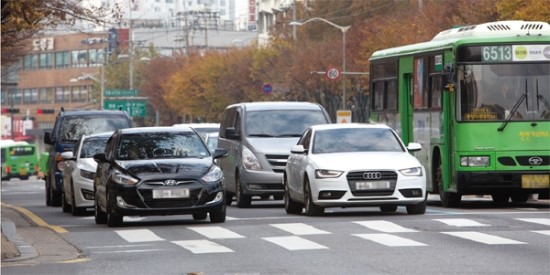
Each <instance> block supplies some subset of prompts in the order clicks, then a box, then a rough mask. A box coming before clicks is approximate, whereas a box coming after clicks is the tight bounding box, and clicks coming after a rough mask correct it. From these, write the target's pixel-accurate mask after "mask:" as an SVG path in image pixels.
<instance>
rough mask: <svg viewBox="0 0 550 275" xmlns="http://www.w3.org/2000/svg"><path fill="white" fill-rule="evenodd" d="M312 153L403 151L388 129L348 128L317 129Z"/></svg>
mask: <svg viewBox="0 0 550 275" xmlns="http://www.w3.org/2000/svg"><path fill="white" fill-rule="evenodd" d="M312 151H313V152H312V153H313V154H327V153H342V152H404V149H403V147H402V146H401V143H400V142H399V140H398V139H397V137H396V136H395V134H394V133H393V132H392V131H391V130H389V129H383V128H348V129H329V130H318V131H316V133H315V136H314V138H313V148H312Z"/></svg>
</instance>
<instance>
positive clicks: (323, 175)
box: [315, 169, 344, 179]
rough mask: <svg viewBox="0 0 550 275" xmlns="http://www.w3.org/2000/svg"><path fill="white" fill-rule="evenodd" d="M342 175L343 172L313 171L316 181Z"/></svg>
mask: <svg viewBox="0 0 550 275" xmlns="http://www.w3.org/2000/svg"><path fill="white" fill-rule="evenodd" d="M343 173H344V171H337V170H326V169H317V170H315V178H317V179H326V178H337V177H339V176H341V175H342V174H343Z"/></svg>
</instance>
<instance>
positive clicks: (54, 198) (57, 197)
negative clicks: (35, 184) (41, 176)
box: [50, 182, 61, 206]
mask: <svg viewBox="0 0 550 275" xmlns="http://www.w3.org/2000/svg"><path fill="white" fill-rule="evenodd" d="M54 184H55V182H54ZM50 196H51V202H52V206H61V192H55V191H54V190H53V188H52V186H50Z"/></svg>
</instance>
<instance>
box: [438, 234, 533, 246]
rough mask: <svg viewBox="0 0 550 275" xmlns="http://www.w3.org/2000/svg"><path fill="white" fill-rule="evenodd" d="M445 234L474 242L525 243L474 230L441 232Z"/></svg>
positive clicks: (491, 243)
mask: <svg viewBox="0 0 550 275" xmlns="http://www.w3.org/2000/svg"><path fill="white" fill-rule="evenodd" d="M441 233H443V234H447V235H451V236H455V237H459V238H462V239H466V240H471V241H474V242H480V243H484V244H490V245H493V244H525V243H524V242H520V241H516V240H512V239H507V238H503V237H499V236H494V235H489V234H485V233H480V232H474V231H463V232H441Z"/></svg>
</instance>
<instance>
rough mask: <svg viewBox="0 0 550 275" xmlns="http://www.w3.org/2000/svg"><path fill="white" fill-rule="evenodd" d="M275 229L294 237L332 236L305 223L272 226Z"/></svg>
mask: <svg viewBox="0 0 550 275" xmlns="http://www.w3.org/2000/svg"><path fill="white" fill-rule="evenodd" d="M270 225H271V226H273V227H277V228H279V229H281V230H284V231H286V232H289V233H291V234H294V235H298V236H302V235H317V234H331V233H330V232H327V231H324V230H320V229H317V228H315V227H313V226H311V225H307V224H305V223H278V224H270Z"/></svg>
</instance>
